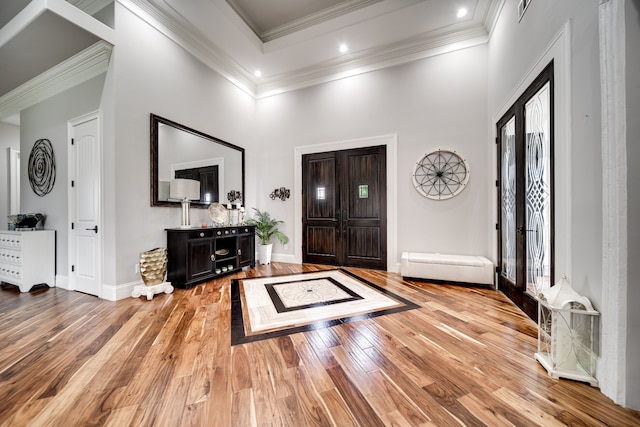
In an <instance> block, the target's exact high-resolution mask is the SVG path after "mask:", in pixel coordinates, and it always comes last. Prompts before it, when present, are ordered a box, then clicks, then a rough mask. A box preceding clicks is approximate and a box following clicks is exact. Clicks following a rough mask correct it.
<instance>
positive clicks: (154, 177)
mask: <svg viewBox="0 0 640 427" xmlns="http://www.w3.org/2000/svg"><path fill="white" fill-rule="evenodd" d="M160 123H163V124H165V125H168V126H171V127H173V128H176V129H179V130H182V131H184V132H188V133H190V134H193V135H196V136H199V137H201V138H204V139H207V140H209V141H211V142H212V143H213V144H220V145H224V146H225V147H228V148H232V149H234V150H238V151H239V152H240V154H241V156H242V189H241V190H240V191H241V192H242V200H243V201H244V197H245V192H244V148H242V147H238V146H237V145H233V144H231V143H228V142H226V141H223V140H221V139H219V138H216V137H213V136H211V135H207V134H206V133H202V132H200V131H197V130H195V129H191V128H190V127H187V126H184V125H181V124H180V123H176V122H174V121H172V120H169V119H165V118H163V117H160V116H157V115H155V114H153V113H151V206H164V207H180V206H181V204H180V202H179V201H175V202H170V201H166V200H158V176H159V175H158V125H159V124H160ZM224 196H225V195H222V194H221V195H220V197H224ZM220 203H223V202H222V201H220ZM223 204H224V203H223ZM191 207H192V208H201V209H206V208H208V207H209V205H208V204H199V203H191Z"/></svg>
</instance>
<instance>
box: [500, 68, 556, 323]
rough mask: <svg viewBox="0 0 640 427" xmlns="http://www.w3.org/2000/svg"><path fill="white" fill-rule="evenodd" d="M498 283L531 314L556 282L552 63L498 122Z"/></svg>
mask: <svg viewBox="0 0 640 427" xmlns="http://www.w3.org/2000/svg"><path fill="white" fill-rule="evenodd" d="M497 132H498V135H499V136H498V141H497V142H498V177H499V178H498V194H499V197H498V203H499V206H498V230H499V236H498V252H499V253H498V259H499V263H498V286H499V289H500V290H502V291H503V292H504V293H505V295H507V296H508V297H509V298H510V299H511V300H512V301H513V302H514V303H515V304H516V305H518V306H519V307H520V308H521V309H523V311H524V312H525V313H526V314H527V315H528V316H529V317H531V318H532V319H534V320H535V319H537V301H536V296H537V295H538V294H539V293H540V291H542V290H544V289H546V288H548V287H549V286H551V284H552V283H553V227H554V221H553V64H550V65H549V66H548V67H547V68H546V69H545V70H544V71H543V72H542V73H541V74H540V76H538V78H537V79H536V80H535V81H534V82H533V83H532V84H531V86H530V87H529V88H527V90H526V91H525V92H524V93H523V95H522V96H521V97H520V98H519V99H518V100H517V101H516V103H515V104H514V105H513V106H512V107H511V108H510V109H509V110H508V111H507V113H506V114H505V115H504V116H503V117H502V119H500V121H499V122H498V124H497Z"/></svg>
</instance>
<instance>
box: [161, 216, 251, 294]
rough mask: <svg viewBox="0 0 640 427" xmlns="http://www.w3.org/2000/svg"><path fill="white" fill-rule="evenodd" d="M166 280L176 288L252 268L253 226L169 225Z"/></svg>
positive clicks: (186, 286) (188, 286)
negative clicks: (174, 226)
mask: <svg viewBox="0 0 640 427" xmlns="http://www.w3.org/2000/svg"><path fill="white" fill-rule="evenodd" d="M166 231H167V250H168V258H169V259H168V266H167V280H168V281H170V282H171V284H172V285H173V286H175V287H178V288H185V289H188V288H190V287H191V286H193V285H195V284H197V283H201V282H205V281H207V280H213V279H215V278H216V277H220V276H224V275H226V274H230V273H235V272H236V271H239V270H241V269H242V268H243V267H249V266H250V267H255V265H256V259H255V227H254V226H251V225H240V226H233V227H208V228H186V229H184V228H169V229H167V230H166Z"/></svg>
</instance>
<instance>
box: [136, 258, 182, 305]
mask: <svg viewBox="0 0 640 427" xmlns="http://www.w3.org/2000/svg"><path fill="white" fill-rule="evenodd" d="M167 262H168V260H167V249H166V248H155V249H151V250H149V251H145V252H141V253H140V276H142V281H143V282H144V285H138V286H134V288H133V291H132V292H131V296H132V297H133V298H138V297H140V296H141V295H145V296H146V297H147V300H151V299H153V296H154V295H155V294H159V293H162V292H164V293H165V294H170V293H172V292H173V286H171V283H169V282H165V280H164V278H165V275H166V274H167Z"/></svg>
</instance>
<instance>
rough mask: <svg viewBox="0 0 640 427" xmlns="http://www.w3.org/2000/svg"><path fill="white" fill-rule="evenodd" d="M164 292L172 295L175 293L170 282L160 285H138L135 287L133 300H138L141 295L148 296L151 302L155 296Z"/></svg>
mask: <svg viewBox="0 0 640 427" xmlns="http://www.w3.org/2000/svg"><path fill="white" fill-rule="evenodd" d="M162 292H164V293H165V294H170V293H171V292H173V286H171V283H170V282H163V283H160V284H159V285H151V286H147V285H136V286H134V287H133V291H131V297H132V298H138V297H140V296H141V295H146V296H147V301H151V300H152V299H153V296H154V295H155V294H159V293H162Z"/></svg>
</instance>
